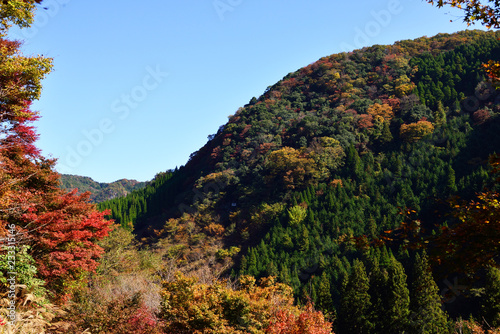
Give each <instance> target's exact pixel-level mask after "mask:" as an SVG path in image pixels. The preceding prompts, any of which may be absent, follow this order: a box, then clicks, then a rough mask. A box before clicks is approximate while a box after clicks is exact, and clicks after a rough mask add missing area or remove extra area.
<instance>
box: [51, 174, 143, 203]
mask: <svg viewBox="0 0 500 334" xmlns="http://www.w3.org/2000/svg"><path fill="white" fill-rule="evenodd" d="M60 184H61V189H63V190H65V191H72V190H73V189H75V188H76V189H78V192H79V193H84V192H86V191H89V192H90V193H91V195H90V199H91V200H92V201H93V202H96V203H97V202H102V201H106V200H111V199H113V198H116V197H123V196H125V195H127V194H129V193H130V192H131V191H133V190H137V189H141V188H143V187H144V186H145V185H146V182H139V181H136V180H127V179H121V180H118V181H115V182H111V183H105V182H96V181H94V180H92V179H91V178H90V177H87V176H79V175H69V174H61V178H60Z"/></svg>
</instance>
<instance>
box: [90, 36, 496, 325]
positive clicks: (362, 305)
mask: <svg viewBox="0 0 500 334" xmlns="http://www.w3.org/2000/svg"><path fill="white" fill-rule="evenodd" d="M499 38H500V32H493V31H490V32H484V31H464V32H459V33H456V34H452V35H448V34H439V35H437V36H434V37H431V38H427V37H422V38H419V39H416V40H405V41H400V42H397V43H395V44H394V45H375V46H372V47H366V48H363V49H360V50H355V51H353V52H350V53H340V54H334V55H331V56H327V57H324V58H321V59H320V60H318V61H316V62H314V63H312V64H310V65H308V66H306V67H303V68H301V69H299V70H297V71H295V72H293V73H290V74H288V75H287V76H285V77H284V78H283V79H282V80H280V81H279V82H278V83H276V84H274V85H272V86H270V87H268V89H267V90H266V91H265V92H264V94H263V95H262V96H260V97H259V98H255V97H254V98H252V99H251V100H250V102H249V103H248V104H247V105H245V106H244V107H242V108H240V109H238V110H237V112H236V113H235V114H234V115H232V116H230V117H229V121H228V123H227V124H225V125H223V126H221V127H220V128H219V130H218V131H217V133H216V134H214V135H211V136H209V140H208V142H207V144H206V145H205V146H203V147H202V148H200V150H198V151H197V152H195V153H193V154H192V155H191V157H190V160H189V162H188V163H187V164H186V165H185V166H183V167H181V168H179V169H178V170H176V171H169V172H167V173H165V174H159V175H158V176H157V177H156V178H155V180H153V181H152V182H151V183H150V184H149V185H148V186H146V187H145V188H144V189H141V190H137V191H134V192H132V193H131V194H129V195H128V196H126V197H124V198H119V199H113V200H111V201H107V202H104V203H101V204H100V208H101V209H110V210H111V212H112V214H111V217H112V218H114V219H115V220H116V221H117V222H119V223H120V224H121V225H122V226H124V227H126V228H130V227H131V226H133V227H134V231H135V232H136V233H137V234H138V235H139V236H140V237H141V238H143V240H144V241H147V242H148V243H149V244H150V245H151V246H152V247H153V248H154V249H157V250H158V249H163V250H167V251H166V253H165V254H166V255H165V257H166V258H169V259H171V260H173V262H174V263H175V266H177V267H178V268H180V269H182V270H184V271H185V272H196V273H198V274H199V272H200V270H202V269H203V268H206V267H209V268H210V269H211V270H212V271H215V272H218V273H219V274H220V275H222V276H225V277H233V278H236V277H238V276H240V275H250V276H253V277H256V278H263V277H268V276H275V277H277V279H278V281H279V282H282V283H286V284H288V285H290V286H291V287H292V288H293V291H294V294H295V296H296V297H297V300H298V303H299V304H300V303H302V304H305V303H307V301H312V302H313V303H314V304H315V305H316V307H317V308H319V309H320V310H322V311H323V312H324V313H325V314H327V315H328V316H329V317H330V318H331V319H336V320H335V322H334V326H335V327H336V333H337V332H338V333H402V332H403V331H405V332H411V333H417V332H418V333H446V332H449V331H450V330H451V328H449V326H450V323H449V322H448V318H449V317H450V316H452V317H458V316H463V317H465V318H467V317H468V316H469V315H473V316H476V317H480V316H481V314H483V313H481V312H482V311H481V310H486V309H491V307H493V306H492V305H491V304H487V303H486V302H485V296H484V290H481V289H484V288H485V285H484V284H485V283H484V281H483V280H479V281H478V280H474V279H471V277H473V276H471V272H467V273H460V271H459V270H457V267H460V266H462V265H463V268H472V267H474V266H473V264H471V263H470V262H471V261H469V262H468V263H463V264H462V263H457V258H453V257H452V255H453V254H452V253H453V252H451V251H449V252H448V251H447V249H448V248H445V250H442V249H441V248H440V244H439V243H436V244H435V245H432V242H431V243H430V245H431V246H429V247H426V248H428V252H429V256H430V260H429V259H428V257H427V254H426V253H425V252H423V253H422V252H421V251H419V250H418V249H420V248H423V247H424V245H425V244H427V243H429V240H440V239H439V238H440V236H443V238H444V236H447V234H446V231H448V228H449V227H453V226H455V224H456V223H457V222H458V221H459V220H461V221H466V218H464V216H460V217H458V216H457V215H455V214H454V211H453V210H454V206H453V205H450V204H449V203H451V202H449V201H451V200H452V198H454V196H460V198H461V199H463V200H471V199H473V198H474V196H475V194H476V193H477V192H480V191H483V190H484V191H486V190H491V191H494V190H495V189H497V185H496V183H495V178H494V176H493V175H492V174H491V173H490V172H491V167H490V165H489V164H488V158H489V156H490V155H491V154H493V153H495V152H499V151H500V137H499V135H498V133H499V131H500V118H499V117H498V116H499V112H500V106H499V104H498V102H499V91H497V90H495V89H494V88H493V87H492V85H491V84H490V83H489V82H488V81H487V80H486V74H485V72H484V69H483V68H482V64H483V63H486V62H487V61H488V60H491V59H493V60H498V59H500V41H499ZM483 207H484V205H483ZM478 208H479V206H478ZM491 214H493V213H491ZM393 231H396V233H393ZM482 237H484V235H483V236H482ZM433 238H434V239H433ZM419 240H420V241H421V240H424V241H422V242H420V241H419ZM460 246H462V245H460ZM447 247H452V246H451V245H447ZM490 251H492V252H493V253H494V255H493V256H492V257H491V256H490V257H488V260H489V261H498V253H495V251H496V250H495V249H493V250H491V249H490ZM487 253H488V252H487ZM488 254H489V253H488ZM466 255H470V254H466ZM464 256H465V255H464ZM465 258H466V257H463V259H465ZM472 258H474V256H473V257H472ZM459 259H460V258H459ZM468 259H469V260H470V258H468ZM482 259H483V257H482V255H479V253H478V260H477V261H476V262H477V263H476V264H477V265H483V264H486V262H481V261H480V260H482ZM429 261H433V262H432V263H433V265H434V267H433V269H434V276H435V277H433V276H432V273H431V271H430V264H429ZM169 263H170V264H172V262H169ZM490 263H491V262H490ZM475 269H478V268H475ZM481 270H483V271H479V272H478V271H475V272H474V273H479V277H483V278H484V277H485V276H484V269H481ZM491 270H493V269H491ZM465 274H467V275H469V276H466V275H465ZM464 275H465V276H464ZM489 275H490V276H488V277H497V276H498V275H497V274H495V273H493V271H492V273H491V274H489ZM495 275H497V276H495ZM448 278H449V279H450V280H451V279H452V278H456V280H455V281H454V282H455V286H450V285H449V284H448V283H450V280H448ZM435 279H436V281H435ZM458 279H460V280H463V281H464V283H463V284H464V285H465V286H467V287H468V288H467V289H468V291H469V293H466V292H464V289H462V288H460V289H461V290H457V289H455V288H456V285H457V284H458V283H456V282H457V280H458ZM491 282H493V281H491ZM491 282H490V283H488V284H490V285H489V287H486V289H489V288H491V286H494V285H495V284H498V283H491ZM460 286H462V285H460ZM471 287H472V288H474V289H476V290H474V291H476V293H470V291H472V290H471V289H470V288H471ZM457 291H459V292H457ZM478 291H479V292H478ZM481 291H483V293H481ZM450 293H452V295H451V296H450ZM465 295H467V297H468V298H469V299H468V301H467V302H464V301H463V299H465ZM451 297H453V302H449V303H448V302H445V303H443V301H450V300H451V299H449V298H451ZM455 300H457V301H456V302H455ZM481 304H482V305H483V308H482V309H481V307H480V305H481ZM493 304H495V303H493ZM485 305H486V306H485ZM488 305H490V306H488ZM442 306H444V310H443V309H442ZM495 307H497V306H495ZM485 312H486V311H485ZM495 319H496V320H495ZM490 320H491V321H492V324H495V325H497V324H500V323H498V319H497V318H494V317H493V316H491V317H490ZM451 326H452V325H451Z"/></svg>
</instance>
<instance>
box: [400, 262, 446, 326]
mask: <svg viewBox="0 0 500 334" xmlns="http://www.w3.org/2000/svg"><path fill="white" fill-rule="evenodd" d="M413 277H414V278H413V279H414V281H413V284H412V290H411V303H410V306H411V307H410V310H411V314H410V323H409V332H410V333H414V334H417V333H418V334H445V333H449V330H448V324H447V322H448V320H447V316H446V313H445V312H444V311H443V310H442V309H441V298H440V297H439V290H438V287H437V284H436V282H435V281H434V279H433V278H432V272H431V268H430V266H429V261H428V258H427V254H426V253H425V252H424V253H423V254H422V255H421V256H420V255H419V254H417V255H416V257H415V264H414V273H413Z"/></svg>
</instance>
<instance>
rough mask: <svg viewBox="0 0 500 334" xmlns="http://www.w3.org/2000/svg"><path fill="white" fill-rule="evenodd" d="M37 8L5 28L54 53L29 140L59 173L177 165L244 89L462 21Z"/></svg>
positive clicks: (367, 14) (187, 5) (443, 15)
mask: <svg viewBox="0 0 500 334" xmlns="http://www.w3.org/2000/svg"><path fill="white" fill-rule="evenodd" d="M43 6H45V7H47V8H48V9H47V10H43V9H39V10H38V14H37V18H36V21H35V23H34V25H33V26H32V28H30V29H28V30H22V31H20V30H14V31H13V32H12V36H13V37H16V38H19V39H22V40H24V41H25V42H24V46H23V51H24V53H25V54H28V55H36V54H42V55H44V56H48V57H52V58H53V59H54V71H53V72H52V73H51V74H50V75H49V76H48V77H47V79H45V80H44V89H43V92H42V96H41V98H40V100H39V101H37V102H36V103H35V104H34V109H35V110H38V111H39V112H40V115H41V116H42V118H41V120H40V121H38V122H37V124H36V126H37V128H38V132H39V133H40V140H39V142H38V146H39V147H40V148H41V149H42V151H43V154H44V155H45V156H51V157H54V158H58V165H57V170H58V171H59V172H61V173H67V174H77V175H84V176H90V177H92V178H93V179H94V180H96V181H99V182H111V181H115V180H118V179H121V178H128V179H137V180H140V181H146V180H150V179H152V178H153V177H154V176H155V174H156V173H158V172H161V171H165V170H167V169H170V168H175V167H176V166H181V165H184V164H185V163H186V162H187V160H188V158H189V155H190V154H191V153H192V152H194V151H196V150H198V149H199V148H200V147H201V146H203V145H204V144H205V143H206V141H207V136H208V135H210V134H213V133H215V132H217V129H218V128H219V126H221V125H223V124H225V123H226V121H227V117H228V116H229V115H231V114H233V113H235V111H236V110H237V109H238V108H239V107H241V106H243V105H244V104H246V103H248V101H249V100H250V99H251V98H252V97H253V96H255V97H258V96H259V95H261V94H262V93H263V92H264V90H265V89H266V87H268V86H270V85H272V84H274V83H276V82H277V81H278V80H280V79H281V78H283V77H284V76H285V75H286V74H288V73H289V72H293V71H295V70H297V69H299V68H301V67H303V66H305V65H308V64H310V63H312V62H314V61H316V60H318V59H319V58H321V57H323V56H326V55H329V54H333V53H338V52H342V51H348V50H352V49H357V48H361V47H363V46H369V45H373V44H392V43H394V42H395V41H398V40H404V39H413V38H417V37H421V36H434V35H436V34H437V33H441V32H443V33H452V32H456V31H459V30H464V29H466V28H467V26H466V25H465V24H464V23H462V19H461V17H460V14H461V13H460V12H459V11H452V10H451V9H449V8H446V9H445V8H441V9H438V8H436V7H433V6H431V5H429V4H427V3H426V2H424V1H421V0H387V1H386V0H384V1H365V0H363V1H360V0H358V1H342V2H340V1H333V0H329V1H328V0H311V1H308V2H305V1H303V0H301V1H298V0H287V1H284V0H273V1H268V0H267V1H263V0H253V1H250V0H191V1H186V0H184V1H169V0H143V1H141V2H138V1H131V0H121V1H120V2H118V1H102V0H101V1H97V0H87V1H77V0H45V1H44V4H43ZM450 20H453V22H450ZM472 28H475V29H482V27H481V26H474V27H472Z"/></svg>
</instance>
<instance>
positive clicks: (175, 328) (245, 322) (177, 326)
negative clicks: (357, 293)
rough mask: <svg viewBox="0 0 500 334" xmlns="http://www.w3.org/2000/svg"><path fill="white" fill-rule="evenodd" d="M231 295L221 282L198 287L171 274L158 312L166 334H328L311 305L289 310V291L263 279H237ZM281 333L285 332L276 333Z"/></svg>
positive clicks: (321, 317)
mask: <svg viewBox="0 0 500 334" xmlns="http://www.w3.org/2000/svg"><path fill="white" fill-rule="evenodd" d="M239 283H240V287H239V289H237V290H233V289H231V288H229V287H228V286H227V284H224V282H214V283H212V284H199V283H197V279H196V278H193V277H186V276H183V275H182V274H180V273H178V274H176V277H175V279H174V280H173V281H171V282H163V290H162V293H161V294H162V298H163V302H162V310H161V314H160V317H161V318H162V319H164V320H165V330H166V332H167V333H179V334H181V333H186V334H188V333H189V334H191V333H200V334H201V333H213V334H244V333H256V334H265V333H283V334H287V333H297V334H302V333H303V334H329V333H332V332H331V324H330V323H328V322H326V321H325V320H324V317H323V315H322V314H321V312H315V311H314V310H313V309H312V306H311V305H308V306H307V307H306V309H305V310H300V309H299V308H297V307H296V306H293V297H292V295H293V291H292V289H291V288H290V287H289V286H287V285H285V284H281V283H276V282H275V280H274V278H273V277H268V278H264V279H262V280H261V283H260V285H256V284H255V278H253V277H250V276H242V277H241V278H240V280H239ZM282 328H286V331H283V330H281V329H282Z"/></svg>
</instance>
